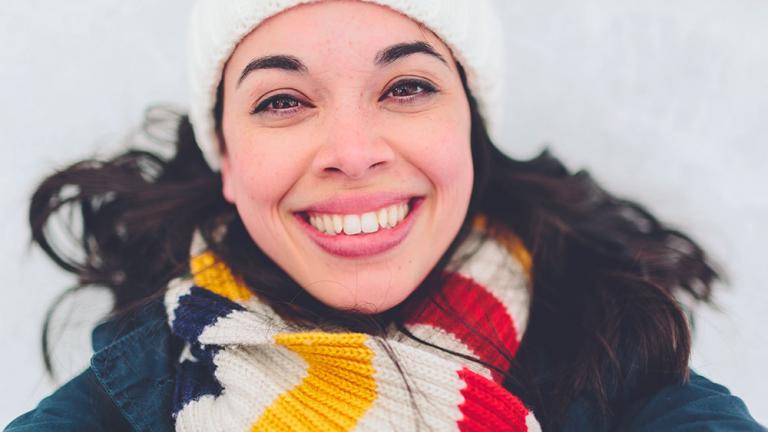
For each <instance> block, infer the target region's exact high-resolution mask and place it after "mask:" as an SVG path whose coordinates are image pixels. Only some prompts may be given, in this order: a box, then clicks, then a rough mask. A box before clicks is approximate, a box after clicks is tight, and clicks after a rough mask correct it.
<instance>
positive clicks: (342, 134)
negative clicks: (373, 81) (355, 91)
mask: <svg viewBox="0 0 768 432" xmlns="http://www.w3.org/2000/svg"><path fill="white" fill-rule="evenodd" d="M345 111H346V113H336V114H335V115H334V116H333V117H334V118H333V119H329V121H328V122H327V124H326V125H325V126H326V127H325V130H326V131H327V132H326V133H325V137H324V139H323V142H322V144H321V146H320V147H319V149H318V151H317V153H316V154H315V158H314V160H313V167H312V169H313V171H314V172H315V174H317V175H319V176H323V177H328V176H343V177H346V178H349V179H361V178H364V177H366V176H368V175H369V174H370V173H372V172H374V171H379V170H381V169H382V168H384V167H386V166H388V165H390V164H391V163H392V161H393V160H394V159H395V152H394V150H393V149H392V147H391V146H390V145H389V143H388V142H387V140H386V139H385V138H384V137H383V136H381V134H379V133H378V132H377V130H376V129H377V128H376V127H375V125H374V124H373V119H372V118H371V116H370V115H366V113H364V112H354V113H350V112H349V111H350V110H345Z"/></svg>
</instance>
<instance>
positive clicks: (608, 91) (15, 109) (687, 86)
mask: <svg viewBox="0 0 768 432" xmlns="http://www.w3.org/2000/svg"><path fill="white" fill-rule="evenodd" d="M189 3H191V2H190V1H188V0H165V1H162V2H155V1H152V2H151V1H149V0H134V1H131V2H125V1H117V0H79V1H77V2H54V1H52V0H34V1H32V0H30V1H25V2H20V1H16V2H13V1H8V0H4V1H2V2H0V40H2V41H3V42H2V45H0V101H2V107H0V148H2V151H3V153H4V154H5V155H6V156H5V157H3V158H2V159H0V164H1V166H0V184H2V186H3V193H2V195H0V238H1V239H2V243H1V244H0V286H1V287H2V294H1V296H0V298H2V301H0V347H2V350H3V355H2V356H1V357H0V383H2V388H3V391H2V393H0V426H1V425H5V424H6V423H7V422H8V421H10V420H11V419H12V418H13V417H15V416H16V415H18V414H20V413H21V412H23V411H25V410H28V409H31V408H32V407H33V406H34V405H35V403H36V402H37V401H38V400H39V399H40V398H41V397H43V396H45V395H46V394H48V393H49V392H50V391H51V390H52V389H53V388H54V387H55V383H52V382H49V380H47V378H46V377H45V375H44V373H43V370H42V361H41V359H40V351H39V334H40V328H41V321H42V317H43V315H44V312H45V310H46V308H47V306H48V305H49V304H50V302H51V301H52V300H53V298H54V297H55V296H56V295H57V294H58V293H60V292H61V291H62V290H63V289H64V288H65V287H66V286H68V285H69V284H71V283H72V280H71V279H70V278H69V276H68V275H66V274H63V273H62V272H61V271H59V270H58V269H57V268H55V267H54V266H53V264H51V263H50V262H48V261H47V260H46V259H45V258H44V257H43V256H42V253H40V251H39V250H36V249H30V248H29V247H28V238H29V233H28V228H27V226H26V210H27V205H28V198H29V196H30V193H31V192H32V190H33V188H34V185H35V184H36V182H38V181H39V180H40V179H41V178H42V177H43V176H44V175H46V174H48V173H50V172H51V171H52V170H53V169H54V168H56V167H61V166H63V165H65V164H67V163H70V162H72V161H75V160H77V159H79V158H82V157H85V156H87V155H90V154H93V153H94V152H96V151H98V150H99V149H103V148H105V147H114V146H115V144H116V143H119V142H121V141H122V140H123V139H124V137H125V136H126V133H127V132H128V131H129V130H131V129H132V128H135V127H136V126H137V125H138V124H139V123H140V121H141V118H142V112H143V109H144V108H145V107H146V106H147V105H149V104H151V103H157V102H162V103H171V104H174V105H176V106H179V107H184V106H185V100H186V88H185V84H184V83H185V81H184V80H185V75H184V68H183V65H184V53H183V46H184V38H183V35H184V24H185V19H186V15H187V12H188V10H189V7H190V6H189ZM499 3H500V4H501V5H502V6H501V8H502V10H503V15H504V19H505V21H506V22H507V26H508V60H509V64H510V73H509V84H508V87H509V89H508V95H509V97H508V108H509V111H508V116H507V121H508V123H507V126H506V134H505V136H506V137H507V138H508V140H507V143H506V144H507V145H509V146H511V147H514V152H515V154H517V155H523V156H531V155H533V154H534V153H536V152H537V151H538V150H540V149H541V148H542V147H543V145H544V144H547V145H549V146H550V147H551V149H552V150H553V151H554V152H555V154H556V155H558V156H560V157H561V158H562V159H563V160H564V161H565V162H566V164H567V165H568V166H569V167H570V168H571V169H579V168H587V169H589V170H590V171H591V172H592V174H593V175H594V176H595V177H596V178H597V179H598V180H599V181H601V182H602V183H603V184H604V185H605V186H606V187H607V188H608V189H609V190H611V191H612V192H614V193H617V194H620V195H623V196H627V197H630V198H633V199H636V200H639V201H640V202H642V203H644V204H647V205H648V207H649V208H650V209H651V210H652V211H653V212H654V213H655V214H657V215H658V216H659V217H660V218H662V219H663V220H664V221H666V222H669V223H671V224H673V225H674V226H677V227H681V228H683V229H684V230H685V231H686V232H688V233H690V234H691V235H692V236H693V237H694V238H695V239H697V240H698V241H700V242H701V243H702V244H703V245H704V246H705V247H706V248H707V249H708V250H710V251H711V252H712V254H713V256H714V258H715V259H716V260H717V261H718V262H719V263H722V264H723V266H724V267H725V269H726V271H727V273H728V275H729V276H730V286H729V287H727V288H724V289H722V290H720V293H719V295H718V299H719V301H720V304H721V305H722V307H723V309H724V313H717V312H714V311H711V310H701V311H700V312H699V314H698V320H697V323H698V333H697V335H696V340H695V345H694V355H693V365H694V367H695V368H696V369H697V370H698V371H699V372H700V373H703V374H704V375H706V376H708V377H709V378H711V379H713V380H714V381H717V382H720V383H723V384H725V385H726V386H728V387H729V388H730V389H731V390H732V391H733V392H734V393H736V394H737V395H739V396H741V397H742V398H743V399H745V400H746V401H747V403H748V405H749V407H750V409H751V411H752V414H753V415H754V416H755V417H756V418H757V419H758V420H760V421H761V422H763V423H768V393H767V392H766V383H768V381H766V379H765V365H766V364H768V336H766V332H765V330H764V329H765V327H766V324H768V319H767V318H766V311H768V293H767V292H766V290H767V289H768V273H767V272H766V265H765V257H766V253H765V247H766V246H765V245H766V243H767V242H768V194H766V192H765V189H766V185H768V175H766V169H767V168H768V121H766V115H768V49H766V42H768V25H766V23H768V3H766V2H764V1H759V0H740V1H727V0H703V1H702V0H696V1H694V0H677V1H675V2H669V1H665V0H645V1H642V2H639V1H629V0H628V1H623V2H615V1H611V0H584V1H581V2H567V1H564V0H559V1H555V0H511V1H510V0H505V1H501V0H499ZM105 304H106V302H105V297H104V296H103V295H99V294H98V293H89V294H86V295H84V296H81V297H80V298H79V299H78V301H77V302H67V303H65V305H64V307H63V308H62V311H61V312H62V316H66V315H69V318H70V321H71V323H72V324H71V325H70V326H69V329H68V330H67V331H65V332H64V333H63V334H61V335H60V337H57V339H58V340H59V344H58V346H57V348H58V349H57V350H56V358H55V363H56V364H57V365H59V367H60V368H61V369H62V370H63V371H65V372H66V373H65V376H64V378H66V376H70V375H71V374H73V373H75V372H76V371H78V370H80V369H81V368H83V367H85V365H86V364H87V360H88V356H89V355H88V351H87V350H88V349H89V345H88V343H89V342H88V341H89V328H90V326H91V325H92V324H93V322H94V321H95V320H96V319H98V317H99V316H100V314H101V313H103V312H104V310H105Z"/></svg>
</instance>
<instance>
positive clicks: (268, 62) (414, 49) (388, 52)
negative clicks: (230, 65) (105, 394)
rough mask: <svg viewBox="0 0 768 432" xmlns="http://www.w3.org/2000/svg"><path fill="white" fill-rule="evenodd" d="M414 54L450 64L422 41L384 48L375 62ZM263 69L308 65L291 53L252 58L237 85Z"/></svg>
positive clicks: (304, 68)
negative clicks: (249, 75)
mask: <svg viewBox="0 0 768 432" xmlns="http://www.w3.org/2000/svg"><path fill="white" fill-rule="evenodd" d="M413 54H427V55H430V56H432V57H435V58H436V59H438V60H440V61H441V62H443V63H444V64H445V65H446V66H447V65H448V63H447V62H446V61H445V59H444V58H443V56H441V55H440V53H438V52H437V51H436V50H435V48H434V47H432V45H430V44H429V43H427V42H422V41H417V42H403V43H398V44H395V45H392V46H389V47H387V48H384V49H382V50H381V51H379V52H378V53H377V54H376V57H375V60H374V64H375V65H376V66H387V65H389V64H392V63H394V62H396V61H398V60H400V59H402V58H404V57H407V56H409V55H413ZM261 69H282V70H285V71H289V72H300V73H304V72H306V71H307V66H306V65H304V63H302V62H301V60H299V59H298V58H296V57H294V56H290V55H284V54H278V55H268V56H264V57H258V58H256V59H253V60H251V62H250V63H248V65H247V66H246V67H245V68H244V69H243V71H242V72H241V73H240V78H239V79H238V80H237V86H238V87H239V86H240V83H242V82H243V80H245V78H246V77H247V76H248V74H250V73H251V72H253V71H256V70H261Z"/></svg>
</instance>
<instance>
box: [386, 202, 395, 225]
mask: <svg viewBox="0 0 768 432" xmlns="http://www.w3.org/2000/svg"><path fill="white" fill-rule="evenodd" d="M397 222H398V220H397V206H391V207H389V208H388V209H387V223H388V225H389V227H390V228H391V227H394V226H395V225H397Z"/></svg>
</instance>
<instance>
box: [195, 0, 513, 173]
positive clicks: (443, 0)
mask: <svg viewBox="0 0 768 432" xmlns="http://www.w3.org/2000/svg"><path fill="white" fill-rule="evenodd" d="M316 1H318V0H199V1H198V2H197V3H196V4H195V6H194V8H193V10H192V15H191V17H190V22H189V34H188V74H189V76H188V78H189V84H190V93H189V94H190V107H189V119H190V122H191V123H192V127H193V129H194V132H195V139H196V141H197V143H198V145H199V146H200V149H201V150H202V152H203V155H204V156H205V160H206V161H207V162H208V165H209V166H210V167H211V168H212V169H214V170H218V169H219V150H218V149H219V143H218V137H217V135H216V130H215V129H216V126H215V119H214V115H213V108H214V106H215V104H216V91H217V89H218V86H219V81H220V80H221V75H222V71H223V69H224V64H225V63H226V62H227V60H228V59H229V57H230V56H231V55H232V52H233V51H234V50H235V47H236V46H237V44H238V43H239V42H240V41H241V40H242V39H243V38H244V37H245V36H247V35H248V34H249V33H250V32H251V31H252V30H253V29H255V28H256V27H257V26H258V25H259V24H260V23H261V22H262V21H264V20H265V19H267V18H269V17H271V16H274V15H276V14H278V13H280V12H282V11H284V10H286V9H289V8H291V7H294V6H297V5H300V4H304V3H314V2H316ZM360 1H366V2H369V3H376V4H379V5H382V6H386V7H389V8H391V9H393V10H395V11H397V12H400V13H402V14H404V15H406V16H408V17H410V18H411V19H413V20H415V21H417V22H419V23H421V24H423V25H425V26H426V27H428V28H429V29H430V30H432V31H433V32H434V33H435V34H436V35H437V36H438V37H439V38H440V39H441V40H442V41H443V42H444V43H445V44H446V45H447V46H448V47H449V48H450V49H451V50H452V52H453V55H454V57H455V58H456V60H458V61H459V62H460V63H461V65H462V66H463V67H464V69H465V71H466V74H467V83H468V85H469V89H470V91H471V92H472V94H473V96H474V97H475V99H477V102H478V108H479V110H480V114H481V115H482V116H483V118H484V120H485V124H486V127H487V129H488V132H489V134H490V136H491V139H493V140H496V139H497V138H498V134H499V130H500V126H501V118H502V115H503V113H504V107H503V105H502V103H503V95H504V89H503V88H502V86H503V84H504V65H505V61H504V46H503V45H504V35H503V33H502V29H501V21H500V19H499V17H498V13H497V12H496V10H495V7H494V1H493V0H360Z"/></svg>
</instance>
